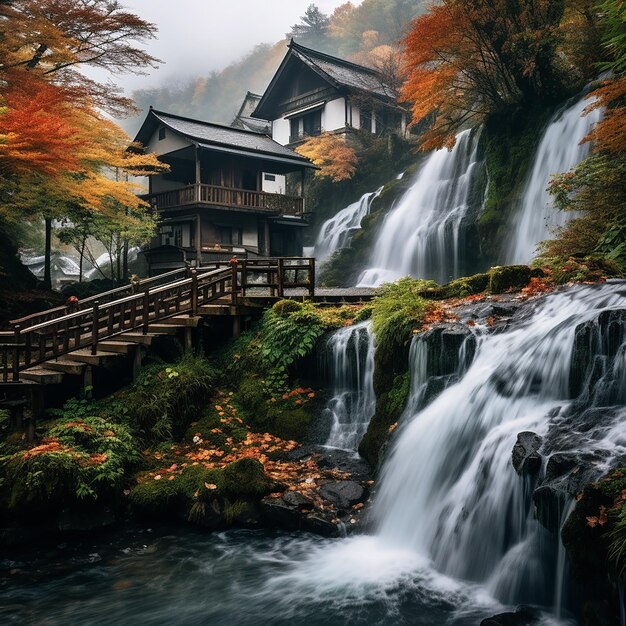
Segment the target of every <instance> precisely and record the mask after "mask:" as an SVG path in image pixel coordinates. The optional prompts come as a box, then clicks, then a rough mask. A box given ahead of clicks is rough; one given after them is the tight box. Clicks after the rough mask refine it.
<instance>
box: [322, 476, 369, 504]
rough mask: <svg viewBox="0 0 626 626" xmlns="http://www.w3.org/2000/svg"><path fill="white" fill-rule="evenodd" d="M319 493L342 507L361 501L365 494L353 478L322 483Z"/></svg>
mask: <svg viewBox="0 0 626 626" xmlns="http://www.w3.org/2000/svg"><path fill="white" fill-rule="evenodd" d="M320 495H321V496H322V497H323V498H325V499H326V500H329V501H330V502H332V503H333V504H335V505H336V506H338V507H339V508H342V509H347V508H350V507H351V506H353V505H355V504H358V503H359V502H363V500H365V498H366V496H367V494H366V493H365V489H363V487H362V486H361V485H359V483H357V482H355V481H353V480H339V481H336V482H329V483H326V484H325V485H322V487H321V488H320Z"/></svg>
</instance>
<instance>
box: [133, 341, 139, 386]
mask: <svg viewBox="0 0 626 626" xmlns="http://www.w3.org/2000/svg"><path fill="white" fill-rule="evenodd" d="M140 369H141V346H140V345H137V346H135V348H134V354H133V383H134V382H136V381H137V378H138V376H139V370H140Z"/></svg>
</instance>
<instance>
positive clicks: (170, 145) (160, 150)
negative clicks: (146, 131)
mask: <svg viewBox="0 0 626 626" xmlns="http://www.w3.org/2000/svg"><path fill="white" fill-rule="evenodd" d="M191 145H192V143H191V141H188V140H187V139H183V138H182V137H180V136H179V135H177V134H175V133H174V131H172V130H170V129H169V128H166V129H165V139H161V140H159V129H158V128H157V130H156V132H155V133H154V135H152V137H151V138H150V141H149V142H148V145H147V146H146V148H147V149H148V152H155V153H156V154H166V153H167V152H174V150H180V149H181V148H186V147H188V146H191Z"/></svg>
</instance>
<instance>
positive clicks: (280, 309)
mask: <svg viewBox="0 0 626 626" xmlns="http://www.w3.org/2000/svg"><path fill="white" fill-rule="evenodd" d="M272 310H273V311H274V313H276V315H278V316H279V317H287V316H288V315H289V313H296V312H297V311H301V310H302V305H301V304H300V303H299V302H296V301H295V300H279V301H278V302H276V304H274V306H273V307H272Z"/></svg>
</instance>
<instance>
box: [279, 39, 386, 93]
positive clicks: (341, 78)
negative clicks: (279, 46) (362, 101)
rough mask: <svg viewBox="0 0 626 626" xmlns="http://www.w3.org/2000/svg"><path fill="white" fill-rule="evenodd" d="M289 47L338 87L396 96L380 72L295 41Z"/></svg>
mask: <svg viewBox="0 0 626 626" xmlns="http://www.w3.org/2000/svg"><path fill="white" fill-rule="evenodd" d="M289 47H290V49H291V51H292V53H294V54H295V55H296V56H297V57H298V58H299V59H300V60H301V61H303V62H304V63H306V64H307V65H309V66H310V67H312V68H313V69H317V70H318V71H321V72H323V73H324V74H326V75H327V76H328V77H329V78H330V79H331V80H332V81H333V82H334V83H336V85H338V86H344V87H351V88H353V89H361V90H364V91H369V92H372V93H375V94H377V95H379V96H384V97H387V98H395V96H396V94H395V93H394V92H393V90H392V89H391V88H390V87H388V86H387V85H385V84H384V81H383V78H382V76H381V74H380V72H377V71H376V70H374V69H372V68H369V67H365V66H364V65H357V64H356V63H351V62H350V61H344V60H343V59H339V58H337V57H333V56H330V55H329V54H325V53H323V52H318V51H317V50H313V49H311V48H306V47H304V46H301V45H300V44H297V43H296V42H293V41H292V42H291V44H290V46H289Z"/></svg>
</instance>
